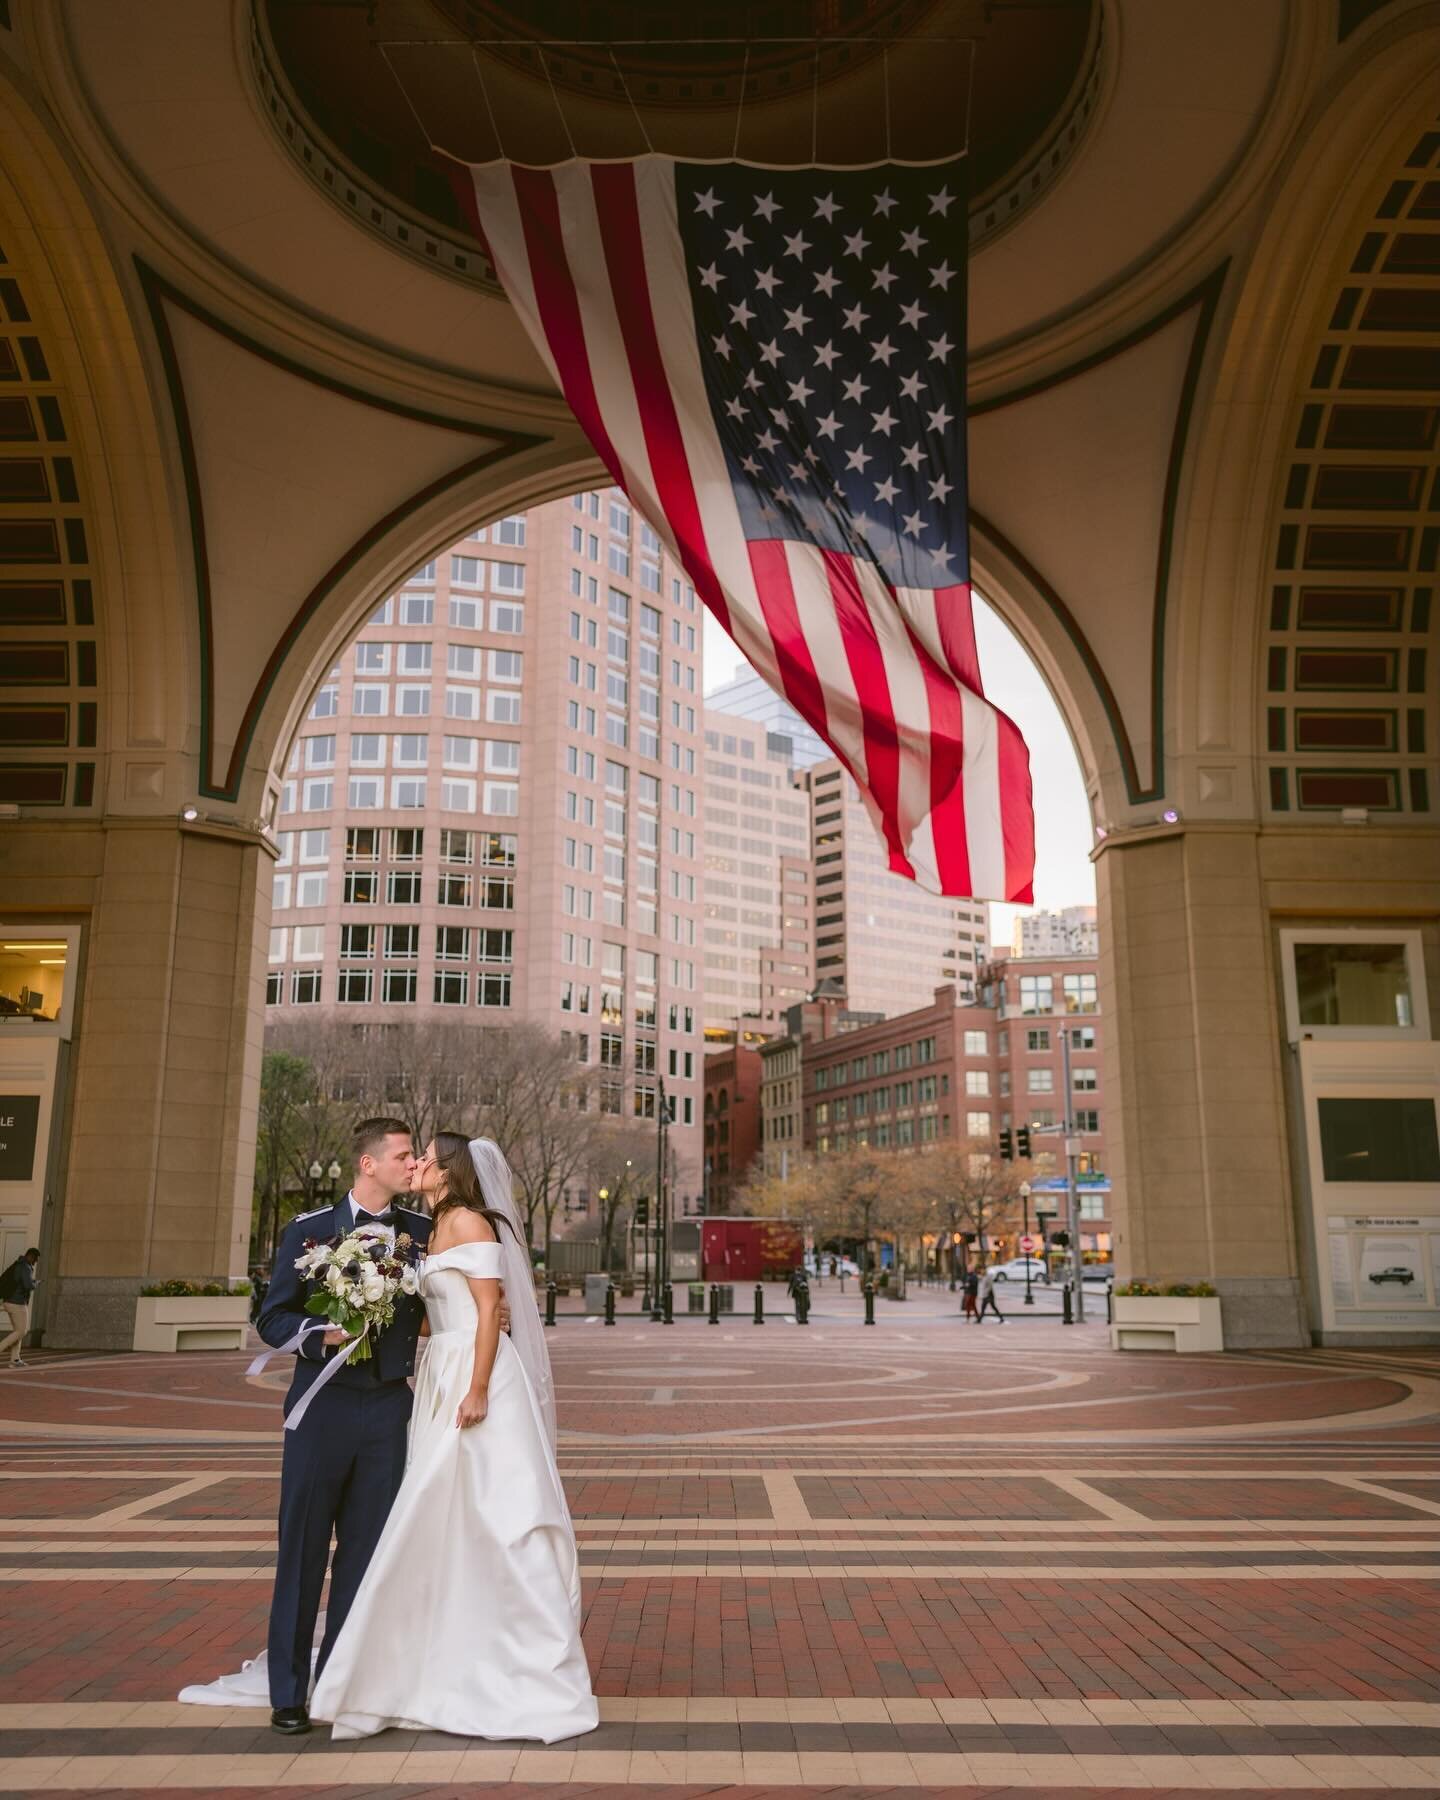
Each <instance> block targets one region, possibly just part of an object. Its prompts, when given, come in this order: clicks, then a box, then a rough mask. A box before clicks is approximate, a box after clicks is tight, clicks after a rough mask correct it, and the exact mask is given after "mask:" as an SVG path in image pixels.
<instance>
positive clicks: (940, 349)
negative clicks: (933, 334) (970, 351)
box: [930, 331, 954, 362]
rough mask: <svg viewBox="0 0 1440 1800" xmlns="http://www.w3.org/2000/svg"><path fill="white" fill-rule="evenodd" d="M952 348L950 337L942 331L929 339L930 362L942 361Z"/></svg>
mask: <svg viewBox="0 0 1440 1800" xmlns="http://www.w3.org/2000/svg"><path fill="white" fill-rule="evenodd" d="M953 348H954V345H953V344H952V343H951V342H950V339H949V338H948V337H947V336H946V335H945V333H944V332H943V331H942V332H941V333H940V335H939V337H937V338H931V340H930V360H931V362H944V361H945V359H946V358H947V357H948V356H949V354H950V352H951V350H952V349H953Z"/></svg>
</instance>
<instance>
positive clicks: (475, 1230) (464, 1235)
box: [432, 1206, 496, 1254]
mask: <svg viewBox="0 0 1440 1800" xmlns="http://www.w3.org/2000/svg"><path fill="white" fill-rule="evenodd" d="M436 1235H437V1236H438V1237H440V1238H441V1239H442V1240H443V1243H444V1247H445V1248H446V1249H447V1250H450V1249H453V1248H454V1246H455V1245H456V1244H493V1243H495V1242H496V1236H495V1227H494V1226H493V1225H492V1224H491V1223H490V1221H489V1220H488V1219H487V1218H484V1217H482V1215H481V1214H480V1213H477V1212H471V1211H470V1209H469V1208H468V1207H465V1206H455V1207H452V1208H451V1209H450V1211H449V1212H447V1213H446V1214H445V1215H444V1217H443V1218H442V1219H441V1221H440V1229H439V1231H438V1232H437V1234H436ZM432 1254H433V1252H432Z"/></svg>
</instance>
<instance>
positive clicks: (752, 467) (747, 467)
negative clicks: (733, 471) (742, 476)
mask: <svg viewBox="0 0 1440 1800" xmlns="http://www.w3.org/2000/svg"><path fill="white" fill-rule="evenodd" d="M740 467H741V468H742V469H743V470H744V471H745V473H746V474H747V475H758V474H759V473H760V465H759V463H758V462H756V460H755V458H754V457H753V456H745V457H742V458H741V459H740Z"/></svg>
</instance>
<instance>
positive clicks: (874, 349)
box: [870, 337, 899, 369]
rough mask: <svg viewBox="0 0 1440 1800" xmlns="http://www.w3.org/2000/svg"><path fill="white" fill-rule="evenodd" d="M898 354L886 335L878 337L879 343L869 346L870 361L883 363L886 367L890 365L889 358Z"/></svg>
mask: <svg viewBox="0 0 1440 1800" xmlns="http://www.w3.org/2000/svg"><path fill="white" fill-rule="evenodd" d="M898 354H899V353H898V351H897V350H896V348H895V346H894V345H893V344H892V343H891V342H890V340H889V338H888V337H883V338H881V339H880V341H879V343H877V344H872V345H871V346H870V360H871V362H878V363H884V365H885V367H886V368H887V369H888V368H889V367H890V358H891V357H892V356H896V355H898Z"/></svg>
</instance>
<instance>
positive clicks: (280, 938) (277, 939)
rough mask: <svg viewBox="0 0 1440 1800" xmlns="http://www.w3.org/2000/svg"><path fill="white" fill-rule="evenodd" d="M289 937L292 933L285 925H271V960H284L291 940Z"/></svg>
mask: <svg viewBox="0 0 1440 1800" xmlns="http://www.w3.org/2000/svg"><path fill="white" fill-rule="evenodd" d="M289 938H290V933H289V932H288V931H287V930H286V929H285V927H284V926H283V925H278V926H271V928H270V957H269V960H270V961H271V962H281V963H283V962H284V960H285V949H286V945H287V944H288V942H289Z"/></svg>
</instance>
